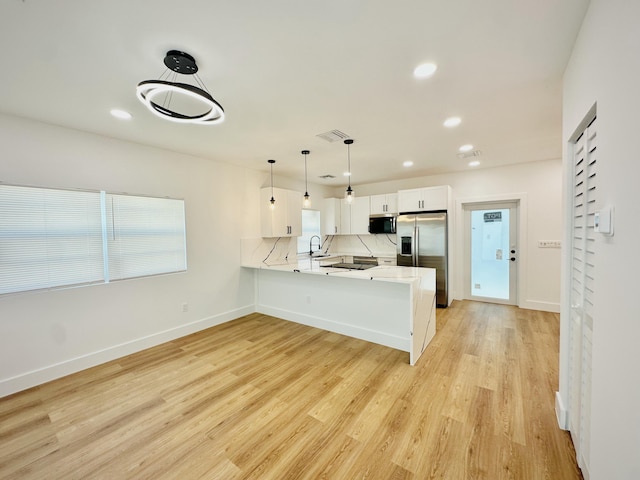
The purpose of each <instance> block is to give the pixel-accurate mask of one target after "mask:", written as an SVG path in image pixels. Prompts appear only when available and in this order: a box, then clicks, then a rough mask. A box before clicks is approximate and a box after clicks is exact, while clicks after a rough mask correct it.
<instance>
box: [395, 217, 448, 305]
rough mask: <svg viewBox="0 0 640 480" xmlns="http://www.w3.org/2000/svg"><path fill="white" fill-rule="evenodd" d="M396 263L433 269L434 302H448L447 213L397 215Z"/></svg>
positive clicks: (439, 303)
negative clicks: (434, 271) (434, 273)
mask: <svg viewBox="0 0 640 480" xmlns="http://www.w3.org/2000/svg"><path fill="white" fill-rule="evenodd" d="M396 232H397V236H398V243H397V245H398V265H402V266H405V267H429V268H435V269H436V304H437V305H438V306H439V307H446V306H447V305H448V304H449V294H448V289H447V212H425V213H407V214H402V215H398V219H397V223H396Z"/></svg>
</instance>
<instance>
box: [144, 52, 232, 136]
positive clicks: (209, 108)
mask: <svg viewBox="0 0 640 480" xmlns="http://www.w3.org/2000/svg"><path fill="white" fill-rule="evenodd" d="M164 64H165V66H166V67H167V70H166V71H165V72H164V73H163V74H162V75H160V79H158V80H145V81H142V82H140V83H139V84H138V87H137V88H136V95H137V97H138V99H139V100H140V101H141V102H142V103H143V104H144V105H145V106H146V107H147V108H148V109H149V110H150V111H151V113H153V114H154V115H157V116H158V117H160V118H164V119H165V120H171V121H172V122H179V123H195V124H199V125H213V124H216V123H220V122H222V121H223V120H224V109H223V108H222V105H220V104H219V103H218V102H217V101H216V100H215V99H214V98H213V97H212V96H211V94H210V93H209V92H208V91H207V87H206V86H205V85H204V83H203V82H202V80H200V77H199V76H198V74H197V72H198V65H196V61H195V59H194V58H193V57H192V56H191V55H189V54H188V53H185V52H180V51H178V50H169V51H168V52H167V54H166V56H165V57H164ZM178 73H179V74H181V75H184V76H188V75H192V76H193V78H194V79H195V80H196V82H197V83H198V85H191V84H188V83H182V82H176V81H174V80H175V79H176V78H177V76H178V75H177V74H178ZM172 74H173V76H172V77H171V80H169V77H170V76H171V75H172ZM165 75H166V76H165ZM163 77H165V78H164V79H163ZM174 94H175V95H176V97H178V96H179V95H181V96H183V97H184V99H188V100H187V103H191V104H197V105H198V106H199V107H200V108H201V110H200V111H198V112H196V113H188V112H186V111H184V105H183V111H182V112H179V111H176V110H175V109H174V108H170V106H171V105H170V104H171V99H172V98H173V95H174ZM160 97H163V100H162V101H161V99H160Z"/></svg>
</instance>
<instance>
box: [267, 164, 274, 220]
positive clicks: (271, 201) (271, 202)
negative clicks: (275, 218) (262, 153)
mask: <svg viewBox="0 0 640 480" xmlns="http://www.w3.org/2000/svg"><path fill="white" fill-rule="evenodd" d="M267 162H269V166H270V167H271V200H269V203H270V204H271V205H270V207H271V210H273V209H274V208H276V199H275V198H273V164H274V163H276V161H275V160H267Z"/></svg>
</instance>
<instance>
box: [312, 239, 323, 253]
mask: <svg viewBox="0 0 640 480" xmlns="http://www.w3.org/2000/svg"><path fill="white" fill-rule="evenodd" d="M314 238H317V239H318V250H320V249H321V248H322V244H321V243H320V237H319V236H318V235H314V236H313V237H311V238H310V239H309V255H313V239H314Z"/></svg>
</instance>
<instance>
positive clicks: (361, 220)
mask: <svg viewBox="0 0 640 480" xmlns="http://www.w3.org/2000/svg"><path fill="white" fill-rule="evenodd" d="M369 213H370V210H369V197H356V198H354V199H353V203H352V204H351V233H352V234H353V235H367V234H369Z"/></svg>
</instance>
